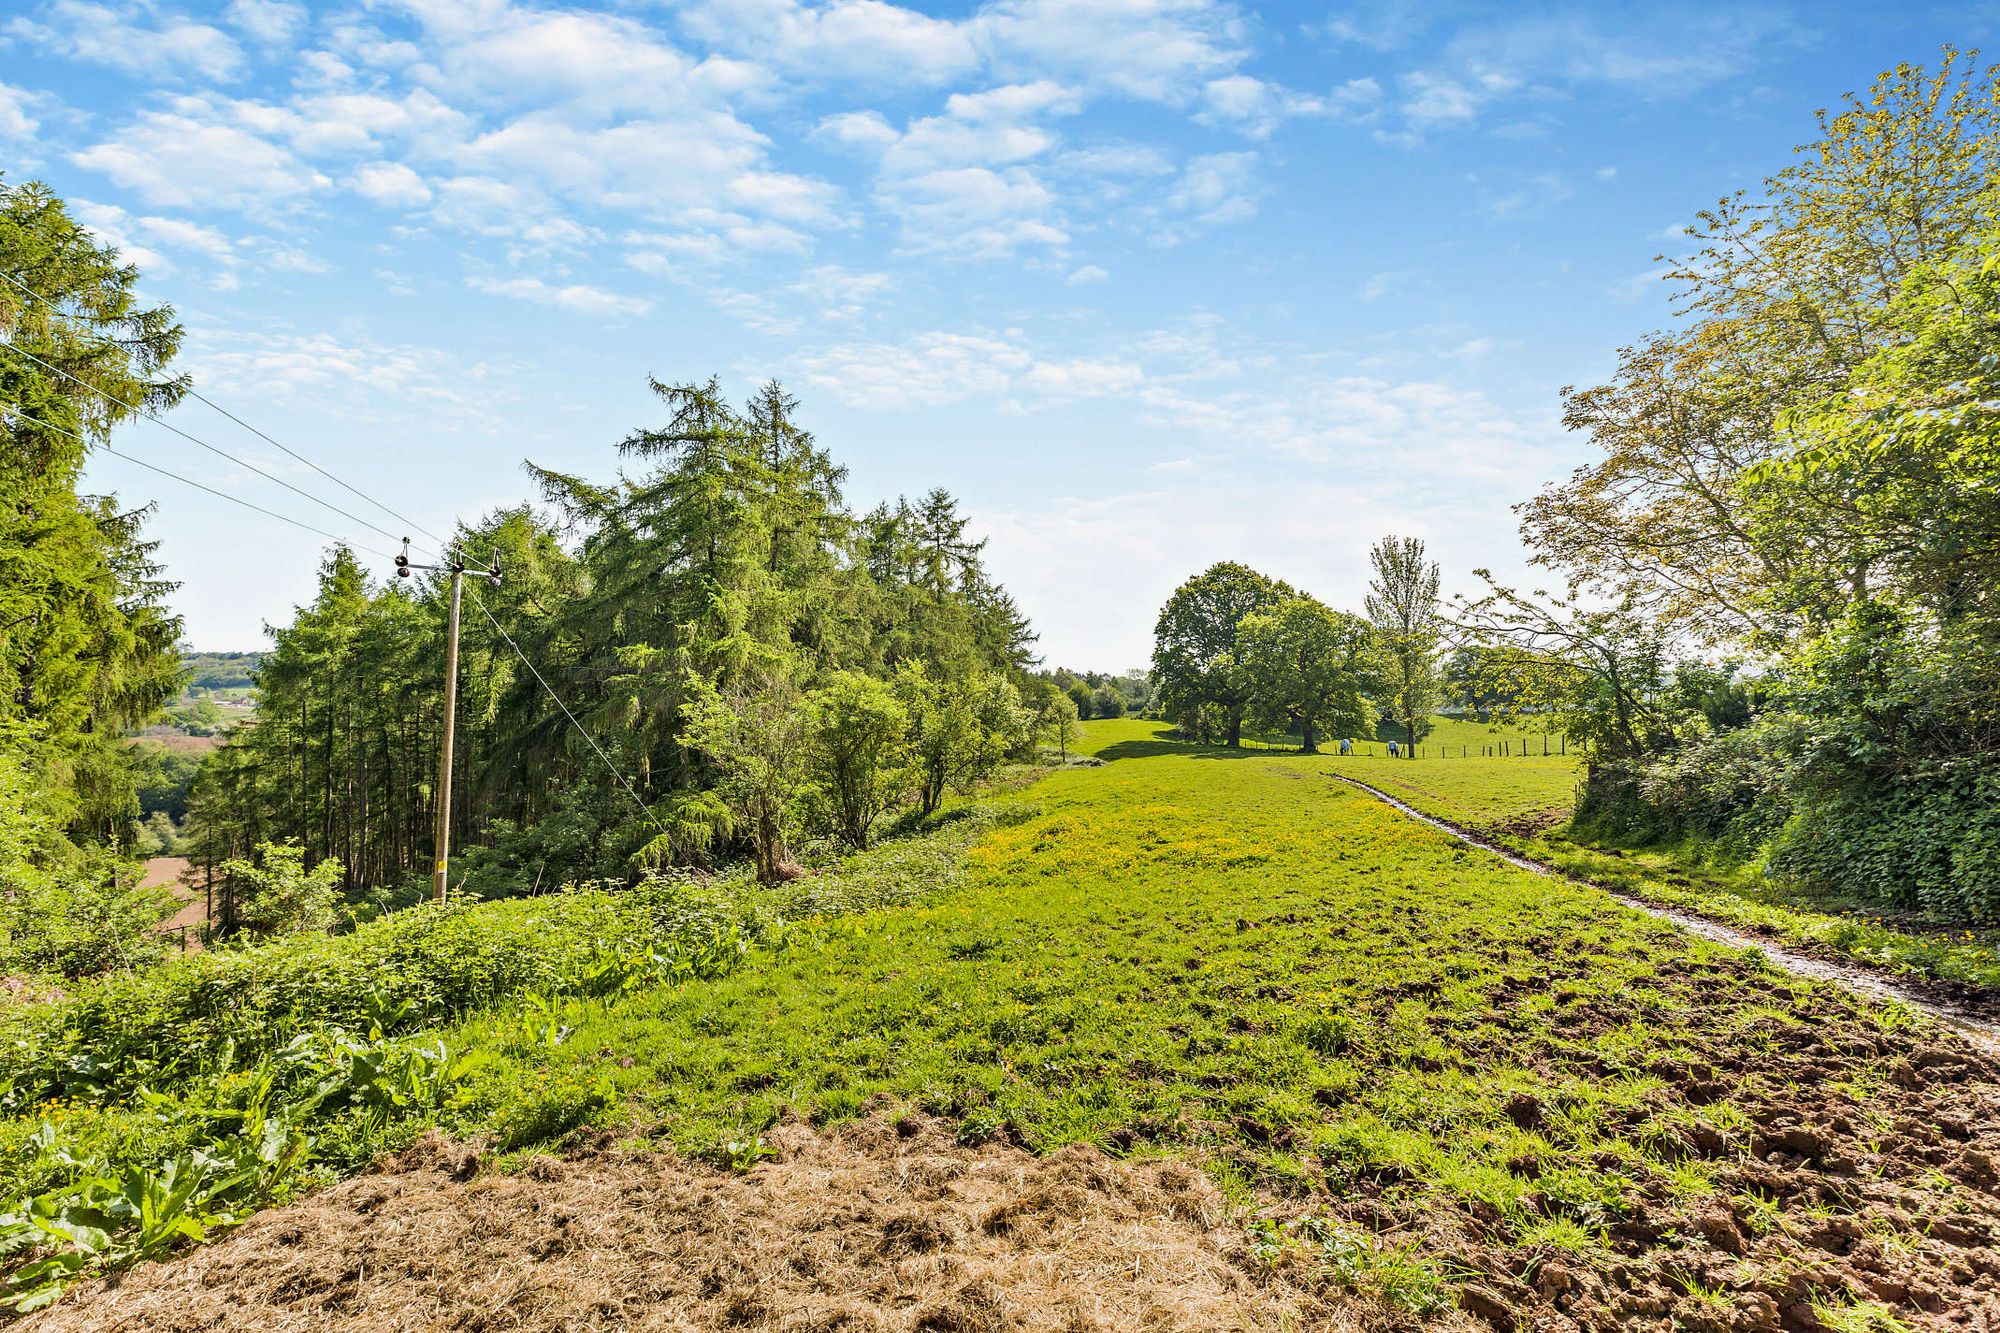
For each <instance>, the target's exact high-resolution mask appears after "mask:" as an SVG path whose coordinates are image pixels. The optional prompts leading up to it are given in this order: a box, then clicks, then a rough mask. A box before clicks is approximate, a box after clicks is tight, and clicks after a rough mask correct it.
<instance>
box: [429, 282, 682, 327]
mask: <svg viewBox="0 0 2000 1333" xmlns="http://www.w3.org/2000/svg"><path fill="white" fill-rule="evenodd" d="M465 285H466V286H468V287H470V288H472V289H473V290H474V291H476V292H485V293H486V294H487V295H489V296H506V297H512V298H513V299H514V300H517V301H532V302H534V303H535V304H537V305H550V306H555V307H557V308H558V309H561V310H568V311H570V312H572V313H574V314H579V315H592V316H597V317H600V318H635V317H637V316H640V315H645V314H649V313H651V311H652V309H653V303H652V302H651V301H648V300H645V299H644V298H642V297H636V296H621V295H619V294H618V293H617V292H608V291H605V290H604V289H603V288H602V287H589V286H585V285H584V284H582V283H572V284H569V285H568V286H553V285H551V284H549V283H546V282H543V281H542V280H541V279H540V278H482V277H471V278H467V279H466V280H465Z"/></svg>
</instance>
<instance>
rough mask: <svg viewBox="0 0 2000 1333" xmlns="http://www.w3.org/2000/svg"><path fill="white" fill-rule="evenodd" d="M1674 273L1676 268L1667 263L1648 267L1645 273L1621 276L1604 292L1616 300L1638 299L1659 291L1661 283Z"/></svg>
mask: <svg viewBox="0 0 2000 1333" xmlns="http://www.w3.org/2000/svg"><path fill="white" fill-rule="evenodd" d="M1673 273H1674V270H1673V269H1672V268H1671V267H1668V266H1666V265H1662V266H1661V267H1659V268H1652V269H1647V270H1646V271H1645V272H1644V273H1634V274H1633V275H1632V276H1631V277H1629V278H1620V279H1618V281H1616V282H1613V283H1610V284H1608V285H1607V286H1606V287H1605V289H1604V294H1605V295H1606V296H1608V297H1610V298H1611V299H1612V300H1614V301H1637V300H1639V299H1640V298H1641V297H1645V296H1651V295H1653V294H1654V293H1656V292H1658V291H1659V290H1660V284H1661V283H1663V282H1665V281H1666V280H1667V279H1668V278H1671V277H1672V276H1673Z"/></svg>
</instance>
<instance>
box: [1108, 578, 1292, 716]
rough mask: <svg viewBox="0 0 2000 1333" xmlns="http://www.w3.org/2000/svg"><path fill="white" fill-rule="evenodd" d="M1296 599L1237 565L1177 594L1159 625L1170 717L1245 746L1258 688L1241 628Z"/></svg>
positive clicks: (1157, 675) (1157, 666)
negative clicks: (1241, 643) (1247, 665)
mask: <svg viewBox="0 0 2000 1333" xmlns="http://www.w3.org/2000/svg"><path fill="white" fill-rule="evenodd" d="M1291 593H1292V590H1291V588H1290V586H1289V585H1287V584H1285V583H1282V582H1273V581H1272V580H1270V579H1268V578H1265V577H1264V576H1263V575H1262V574H1259V573H1258V572H1257V571H1256V570H1254V569H1251V568H1249V567H1247V566H1245V565H1239V564H1235V563H1233V562H1229V561H1224V562H1222V563H1220V564H1216V565H1211V566H1210V567H1209V568H1208V569H1206V570H1204V571H1203V572H1202V573H1200V574H1197V575H1195V576H1194V577H1193V578H1191V579H1189V580H1188V581H1187V582H1185V583H1183V584H1181V586H1180V587H1178V588H1176V589H1174V592H1173V595H1172V596H1170V597H1168V598H1167V602H1166V605H1165V606H1163V607H1161V608H1160V617H1159V620H1158V622H1157V623H1156V624H1155V625H1154V627H1153V680H1154V682H1155V684H1156V685H1157V687H1158V690H1159V705H1160V709H1161V711H1162V713H1163V715H1164V716H1167V717H1170V718H1172V719H1174V721H1176V722H1177V723H1179V724H1180V727H1181V730H1182V731H1183V733H1185V734H1187V735H1188V736H1190V737H1192V738H1193V739H1195V740H1200V741H1207V740H1209V739H1211V736H1210V731H1211V729H1212V728H1213V729H1214V730H1216V731H1219V732H1220V734H1221V735H1222V737H1223V739H1224V740H1225V741H1226V742H1227V743H1228V744H1230V745H1237V744H1240V743H1241V740H1242V735H1243V718H1244V715H1245V714H1246V713H1247V712H1248V711H1249V708H1250V703H1251V700H1252V698H1253V697H1254V695H1255V690H1254V687H1253V685H1252V683H1251V680H1250V677H1249V675H1248V673H1247V672H1246V671H1245V670H1244V669H1243V665H1242V662H1241V660H1240V657H1239V650H1238V645H1237V641H1236V639H1237V631H1238V627H1239V626H1241V625H1242V623H1243V618H1244V617H1245V616H1248V615H1250V614H1251V613H1253V612H1256V611H1264V610H1268V609H1270V608H1271V607H1273V606H1276V605H1277V604H1278V603H1279V602H1281V601H1283V600H1284V599H1285V598H1286V597H1289V596H1290V595H1291ZM1078 711H1079V713H1080V712H1081V711H1082V710H1081V709H1080V708H1079V709H1078Z"/></svg>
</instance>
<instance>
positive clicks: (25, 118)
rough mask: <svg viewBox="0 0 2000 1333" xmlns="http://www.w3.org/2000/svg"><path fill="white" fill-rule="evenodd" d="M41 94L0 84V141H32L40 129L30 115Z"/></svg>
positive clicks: (39, 124) (37, 122)
mask: <svg viewBox="0 0 2000 1333" xmlns="http://www.w3.org/2000/svg"><path fill="white" fill-rule="evenodd" d="M40 100H41V94H39V93H31V92H29V91H27V90H26V89H24V88H15V87H13V86H11V85H9V84H5V83H0V139H32V138H34V137H35V131H36V130H38V129H40V128H41V122H39V121H37V120H36V119H35V117H34V115H33V114H32V113H31V110H30V108H32V107H33V106H34V105H35V103H36V102H38V101H40Z"/></svg>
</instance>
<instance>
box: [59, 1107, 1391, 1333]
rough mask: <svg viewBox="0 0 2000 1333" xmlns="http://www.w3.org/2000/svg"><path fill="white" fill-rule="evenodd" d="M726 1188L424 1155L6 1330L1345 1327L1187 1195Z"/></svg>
mask: <svg viewBox="0 0 2000 1333" xmlns="http://www.w3.org/2000/svg"><path fill="white" fill-rule="evenodd" d="M767 1139H768V1141H769V1142H770V1143H771V1145H772V1146H773V1148H775V1149H776V1151H777V1156H776V1157H775V1158H774V1159H773V1160H770V1161H767V1162H764V1163H761V1164H760V1165H758V1166H757V1167H756V1168H755V1169H754V1170H752V1171H750V1172H748V1173H746V1174H743V1175H734V1174H730V1173H728V1172H723V1171H718V1170H715V1169H713V1168H709V1167H705V1166H701V1165H697V1164H691V1163H688V1162H686V1161H682V1160H679V1159H676V1158H673V1157H668V1156H663V1155H656V1154H649V1153H617V1152H606V1153H601V1154H595V1155H590V1156H585V1157H581V1158H575V1159H570V1160H561V1159H556V1158H542V1159H537V1160H535V1161H533V1162H531V1163H530V1164H529V1165H528V1167H527V1168H526V1169H525V1170H524V1171H522V1172H521V1173H519V1174H517V1175H499V1174H475V1172H476V1168H477V1158H476V1156H475V1155H474V1154H473V1153H472V1151H471V1150H470V1149H468V1148H464V1147H462V1146H457V1145H453V1144H449V1143H447V1142H444V1141H442V1140H438V1139H427V1140H425V1141H423V1142H420V1143H419V1144H417V1145H416V1147H414V1148H413V1149H411V1150H410V1151H409V1152H408V1153H406V1154H404V1156H403V1157H402V1158H401V1159H400V1160H398V1161H396V1162H393V1163H390V1164H388V1168H387V1169H386V1170H384V1171H383V1172H381V1173H379V1174H375V1175H370V1176H364V1177H361V1178H359V1179H356V1180H351V1181H348V1182H346V1183H345V1184H342V1185H338V1186H335V1187H334V1188H331V1189H328V1190H325V1191H323V1192H322V1193H320V1194H317V1195H314V1196H313V1197H311V1198H309V1199H306V1200H303V1201H302V1202H300V1203H297V1204H294V1205H292V1206H290V1207H287V1208H282V1209H276V1210H274V1211H272V1212H269V1213H266V1214H264V1215H261V1216H259V1217H257V1218H255V1219H253V1220H252V1221H250V1222H249V1223H248V1224H247V1225H245V1226H244V1227H243V1228H242V1230H240V1231H238V1232H236V1233H235V1234H234V1235H232V1236H230V1237H229V1238H227V1239H225V1240H223V1241H221V1242H220V1243H218V1244H215V1245H212V1246H208V1247H206V1248H203V1249H198V1250H195V1251H193V1252H191V1253H189V1254H187V1255H184V1256H182V1257H181V1258H179V1259H177V1260H175V1261H171V1262H168V1263H155V1264H147V1265H144V1266H142V1267H139V1268H137V1269H134V1270H133V1271H131V1272H129V1273H127V1274H124V1275H122V1276H120V1277H115V1278H112V1279H109V1280H105V1281H101V1282H95V1283H91V1284H89V1285H87V1286H85V1287H82V1288H79V1289H78V1290H76V1291H75V1292H73V1293H71V1294H70V1295H69V1296H68V1297H66V1298H65V1300H64V1301H63V1303H62V1304H61V1305H59V1306H57V1307H56V1308H54V1309H52V1310H49V1311H47V1312H45V1313H43V1314H42V1315H40V1316H38V1317H35V1318H31V1319H29V1320H26V1321H24V1323H23V1325H21V1327H22V1328H23V1329H32V1330H34V1331H35V1333H53V1330H70V1329H105V1330H109V1329H141V1328H143V1329H152V1330H195V1329H201V1330H220V1329H260V1330H262V1329H287V1330H304V1329H342V1330H367V1329H397V1330H402V1329H445V1328H449V1329H453V1330H458V1331H460V1333H477V1331H479V1330H490V1329H509V1330H519V1329H550V1330H553V1329H565V1330H568V1329H599V1328H619V1329H661V1330H695V1329H704V1330H705V1329H750V1330H765V1329H768V1330H779V1329H782V1330H787V1333H875V1331H876V1330H881V1331H882V1333H1000V1330H1009V1331H1010V1333H1011V1331H1013V1330H1021V1331H1023V1333H1027V1331H1030V1330H1032V1331H1035V1333H1041V1331H1043V1330H1047V1331H1048V1333H1097V1331H1098V1330H1102V1331H1103V1333H1113V1331H1114V1330H1119V1331H1122V1330H1162V1331H1165V1330H1177V1331H1178V1330H1185V1331H1186V1333H1196V1331H1197V1330H1202V1331H1204V1333H1230V1331H1237V1330H1240V1331H1241V1333H1250V1331H1251V1330H1265V1329H1270V1330H1279V1329H1284V1330H1302V1329H1308V1328H1311V1329H1350V1328H1356V1329H1358V1328H1365V1327H1368V1326H1369V1325H1371V1324H1374V1323H1375V1322H1377V1321H1376V1320H1375V1319H1373V1318H1370V1317H1368V1315H1369V1312H1368V1310H1367V1308H1366V1307H1364V1306H1361V1305H1359V1304H1356V1303H1338V1304H1333V1305H1322V1304H1320V1303H1319V1302H1317V1301H1316V1300H1315V1299H1314V1298H1313V1297H1311V1296H1310V1295H1307V1294H1305V1293H1302V1292H1299V1291H1296V1290H1291V1289H1288V1288H1287V1287H1285V1286H1283V1285H1281V1284H1279V1283H1277V1282H1271V1281H1260V1280H1259V1279H1258V1278H1257V1277H1256V1276H1254V1274H1255V1273H1256V1271H1257V1270H1256V1267H1255V1265H1253V1264H1252V1263H1251V1261H1250V1259H1249V1256H1248V1254H1247V1243H1246V1241H1245V1239H1244V1232H1243V1230H1242V1228H1241V1226H1240V1225H1231V1224H1230V1223H1229V1222H1228V1221H1227V1219H1226V1216H1225V1213H1226V1210H1225V1207H1224V1204H1223V1201H1222V1198H1221V1196H1220V1195H1219V1194H1218V1193H1217V1192H1216V1190H1215V1188H1214V1186H1213V1185H1212V1184H1211V1183H1210V1182H1209V1181H1208V1179H1207V1178H1206V1177H1205V1176H1203V1175H1202V1173H1201V1172H1200V1171H1198V1170H1197V1169H1195V1168H1194V1167H1191V1166H1189V1165H1187V1164H1185V1163H1181V1162H1172V1161H1169V1162H1149V1163H1128V1162H1117V1161H1114V1160H1112V1159H1110V1158H1107V1157H1105V1156H1104V1155H1103V1154H1101V1153H1099V1152H1097V1151H1096V1150H1094V1149H1088V1148H1069V1149H1065V1150H1064V1151H1062V1152H1059V1153H1056V1154H1055V1155H1053V1156H1051V1157H1048V1158H1037V1157H1035V1156H1033V1155H1032V1154H1029V1153H1025V1152H1022V1151H1020V1150H1018V1149H1015V1148H1010V1147H1004V1146H1000V1145H987V1146H984V1147H978V1148H967V1147H961V1146H959V1145H957V1144H956V1143H954V1142H953V1140H952V1139H951V1138H950V1137H949V1134H948V1132H947V1129H946V1127H944V1126H941V1125H939V1124H938V1123H936V1122H932V1121H927V1120H923V1119H919V1118H905V1119H902V1120H898V1121H888V1120H884V1119H881V1118H879V1117H878V1118H875V1119H871V1120H867V1121H862V1122H859V1123H857V1124H853V1125H849V1126H845V1127H843V1128H841V1129H838V1130H834V1131H831V1132H828V1133H825V1134H815V1133H814V1132H813V1131H812V1130H810V1129H808V1128H806V1127H804V1126H800V1125H785V1126H780V1127H779V1128H777V1129H775V1130H773V1131H772V1132H771V1133H770V1134H769V1135H768V1136H767Z"/></svg>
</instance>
